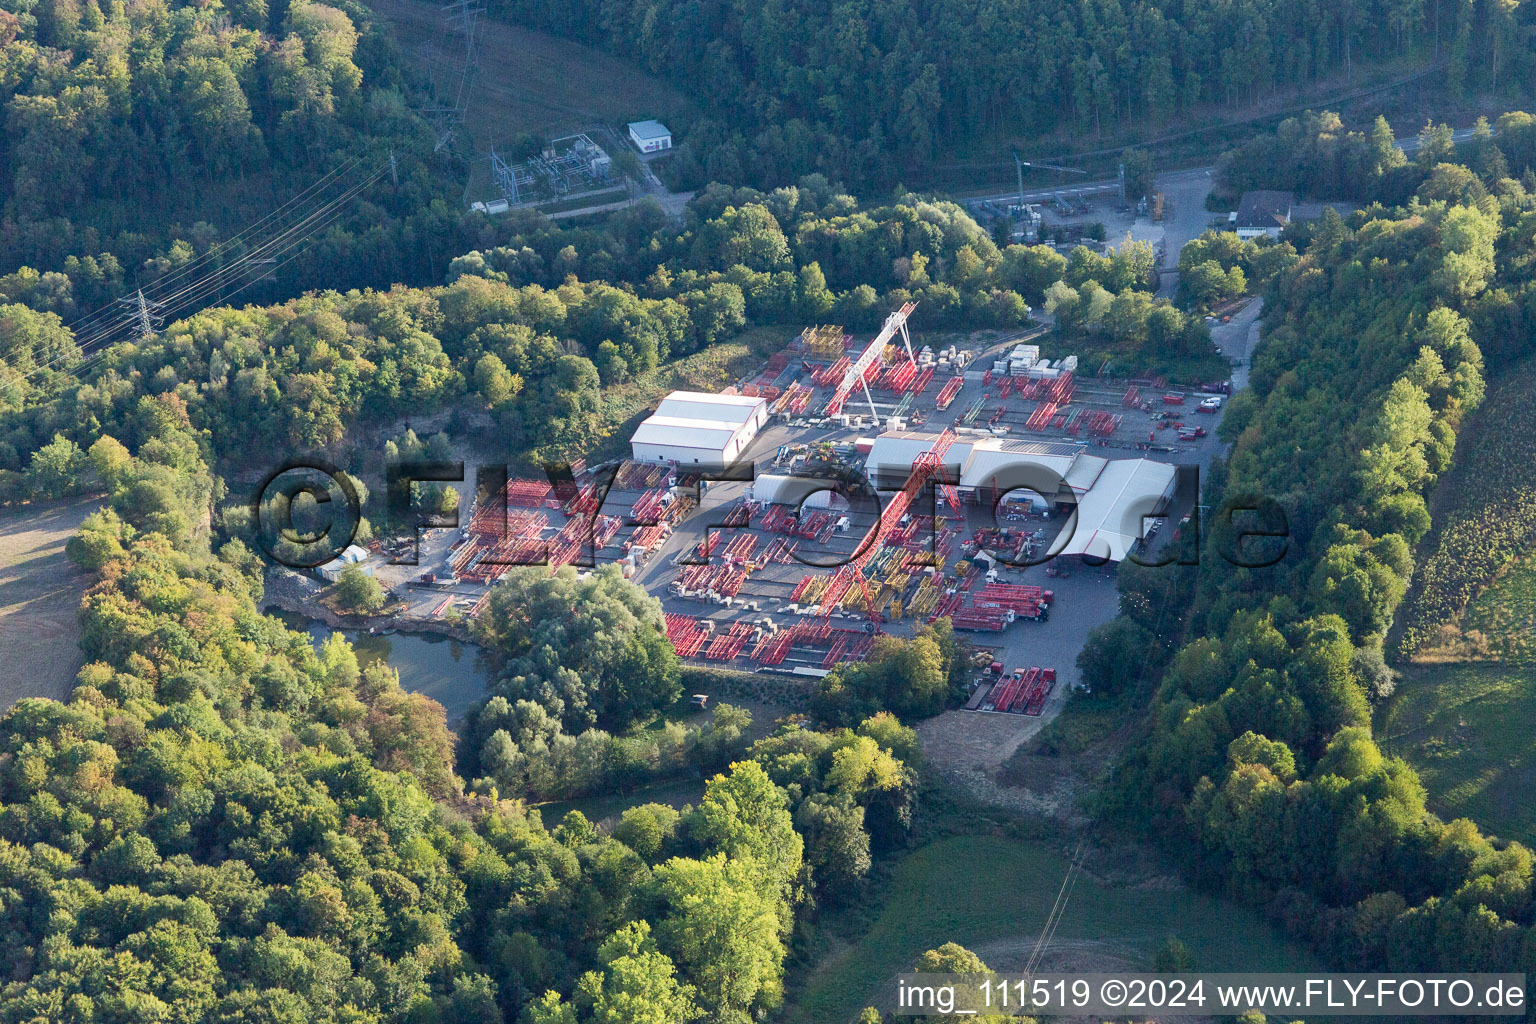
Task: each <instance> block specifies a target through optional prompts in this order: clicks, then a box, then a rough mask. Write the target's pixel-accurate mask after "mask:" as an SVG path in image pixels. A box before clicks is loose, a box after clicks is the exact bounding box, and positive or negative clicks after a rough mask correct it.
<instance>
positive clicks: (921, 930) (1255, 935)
mask: <svg viewBox="0 0 1536 1024" xmlns="http://www.w3.org/2000/svg"><path fill="white" fill-rule="evenodd" d="M1067 860H1068V855H1067V853H1066V852H1065V851H1063V850H1062V849H1061V848H1059V847H1057V846H1055V845H1053V844H1050V843H1047V842H1041V841H1028V840H1017V839H1006V838H1002V837H999V836H980V835H970V836H957V837H953V838H949V839H943V840H940V841H938V842H934V843H931V844H929V845H927V846H924V847H922V848H920V849H918V850H916V851H914V852H913V853H911V854H909V855H908V856H906V857H905V858H904V859H903V860H902V861H901V862H900V863H899V864H898V865H897V866H896V867H895V869H894V871H893V872H892V875H891V878H890V882H889V885H888V887H887V892H888V894H889V895H888V897H887V898H886V900H885V904H884V906H883V907H882V908H881V909H880V910H879V912H878V917H876V918H875V920H874V923H873V926H872V927H870V928H869V930H868V931H867V932H866V933H865V934H864V935H863V936H862V937H861V938H859V939H858V940H857V941H856V942H853V943H852V944H850V945H847V946H845V947H843V948H842V949H841V950H840V951H839V952H837V953H836V954H835V955H833V956H830V957H828V958H827V959H826V960H825V961H824V962H822V963H821V965H820V966H819V967H818V968H817V969H816V970H815V971H814V972H813V973H812V974H811V975H810V976H809V977H808V978H806V979H804V983H803V984H802V985H801V986H799V989H798V992H797V994H796V997H795V999H794V1000H793V1003H792V1004H791V1005H790V1006H789V1007H788V1010H789V1012H788V1013H787V1014H786V1019H787V1020H790V1021H793V1022H796V1024H800V1022H804V1024H841V1022H843V1021H849V1020H852V1019H853V1018H854V1016H855V1015H857V1013H858V1012H859V1010H861V1009H862V1008H863V1007H865V1006H868V1005H871V1004H875V1003H877V1001H879V1000H880V998H881V992H882V990H883V989H884V988H885V986H886V983H887V982H889V980H890V979H891V977H892V976H893V975H894V974H896V973H898V972H899V971H901V970H902V969H904V968H906V967H908V966H910V965H911V963H912V961H913V960H914V959H915V958H916V956H917V955H918V954H919V953H921V952H923V951H924V950H926V949H931V948H933V947H935V946H939V945H942V944H943V943H945V942H948V941H951V940H953V941H955V942H959V943H960V944H962V945H964V946H967V947H970V948H971V949H972V950H974V951H975V952H976V953H977V954H978V955H980V956H981V957H982V959H983V960H985V961H986V962H987V964H988V966H990V967H992V968H994V969H996V970H1000V971H1006V970H1018V969H1019V968H1021V967H1022V966H1023V964H1024V963H1025V961H1026V960H1027V959H1028V957H1029V950H1030V949H1031V948H1032V947H1033V945H1034V942H1035V939H1036V937H1037V935H1038V934H1039V931H1040V927H1041V925H1042V924H1043V923H1044V922H1045V919H1046V916H1047V915H1048V914H1049V912H1050V907H1051V903H1052V901H1053V900H1054V899H1055V898H1056V892H1057V888H1058V887H1059V886H1060V884H1061V880H1062V876H1063V875H1064V874H1065V872H1066V868H1067ZM1169 935H1177V936H1178V937H1179V938H1181V939H1182V940H1183V941H1184V942H1185V944H1186V945H1188V946H1189V948H1190V950H1191V951H1192V952H1193V954H1194V958H1195V965H1196V967H1198V968H1199V969H1201V970H1212V971H1221V970H1251V971H1280V970H1307V969H1315V968H1316V967H1317V966H1318V964H1317V961H1316V960H1315V959H1314V958H1312V956H1311V955H1310V954H1308V953H1307V952H1306V951H1305V950H1304V949H1303V948H1302V947H1301V946H1299V945H1298V944H1295V943H1292V942H1290V941H1288V940H1286V939H1285V938H1284V937H1283V936H1282V935H1281V934H1280V933H1279V932H1277V931H1276V930H1275V929H1274V928H1272V927H1271V926H1270V925H1269V924H1268V923H1267V922H1265V921H1264V920H1262V919H1261V918H1260V917H1258V916H1257V915H1256V914H1254V913H1252V912H1250V911H1247V910H1245V909H1243V908H1240V907H1236V906H1233V905H1232V904H1228V903H1223V902H1222V901H1220V900H1216V899H1213V898H1211V897H1208V896H1204V895H1202V894H1199V893H1196V892H1191V891H1189V890H1187V889H1183V888H1179V887H1175V886H1173V885H1171V884H1169V885H1155V884H1152V883H1142V884H1136V885H1115V884H1108V883H1105V882H1103V881H1099V880H1097V879H1094V878H1091V877H1088V876H1087V875H1086V874H1085V875H1084V876H1083V877H1081V878H1079V879H1078V882H1077V885H1076V887H1075V888H1074V890H1073V894H1072V898H1071V901H1070V903H1069V905H1068V909H1067V912H1066V914H1065V916H1064V917H1063V918H1062V922H1061V926H1060V929H1059V930H1058V931H1057V933H1056V940H1055V942H1054V943H1053V945H1052V949H1053V951H1055V952H1054V953H1053V955H1051V956H1048V958H1047V960H1046V965H1047V966H1048V967H1049V968H1051V969H1059V970H1064V971H1084V970H1090V971H1091V970H1103V969H1111V968H1112V967H1113V968H1119V969H1126V968H1137V969H1145V968H1148V967H1149V966H1150V964H1151V960H1152V956H1153V953H1154V952H1155V951H1156V948H1157V946H1158V944H1159V943H1161V942H1162V941H1163V940H1164V939H1165V938H1167V937H1168V936H1169Z"/></svg>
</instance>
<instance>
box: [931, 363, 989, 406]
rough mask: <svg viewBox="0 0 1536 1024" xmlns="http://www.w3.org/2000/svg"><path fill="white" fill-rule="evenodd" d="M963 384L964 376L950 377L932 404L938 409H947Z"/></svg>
mask: <svg viewBox="0 0 1536 1024" xmlns="http://www.w3.org/2000/svg"><path fill="white" fill-rule="evenodd" d="M991 372H992V371H991V370H988V371H987V373H989V374H990V373H991ZM964 386H965V378H964V377H951V378H950V380H949V383H948V384H945V385H944V388H943V390H941V391H940V392H939V397H938V400H937V401H936V402H935V403H934V404H935V405H936V406H938V408H940V409H948V408H949V406H950V403H952V402H954V400H955V396H956V395H958V394H959V393H960V389H961V388H963V387H964Z"/></svg>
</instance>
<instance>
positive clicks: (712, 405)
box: [655, 391, 766, 426]
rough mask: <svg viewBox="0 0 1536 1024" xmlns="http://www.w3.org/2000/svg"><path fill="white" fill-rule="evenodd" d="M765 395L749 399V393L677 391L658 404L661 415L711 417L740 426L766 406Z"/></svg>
mask: <svg viewBox="0 0 1536 1024" xmlns="http://www.w3.org/2000/svg"><path fill="white" fill-rule="evenodd" d="M765 404H766V401H765V400H764V399H761V398H749V397H747V396H746V395H713V394H710V393H709V392H707V391H674V392H672V393H671V394H670V395H668V396H667V397H666V398H663V399H662V400H661V404H660V405H658V406H657V407H656V413H655V414H656V415H657V416H671V417H675V418H678V419H692V420H708V421H712V422H721V423H734V424H736V425H737V426H740V425H741V424H743V423H745V422H747V421H748V420H750V419H751V418H752V415H753V413H755V412H756V411H757V409H758V407H759V406H762V405H765Z"/></svg>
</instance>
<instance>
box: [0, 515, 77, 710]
mask: <svg viewBox="0 0 1536 1024" xmlns="http://www.w3.org/2000/svg"><path fill="white" fill-rule="evenodd" d="M100 504H101V500H100V499H99V498H82V499H77V500H74V501H70V502H66V503H50V504H47V505H42V506H29V507H27V508H22V509H10V510H7V511H5V512H0V666H4V667H3V669H0V710H4V709H8V708H10V706H11V705H12V704H14V703H16V702H17V701H18V700H20V699H21V698H23V697H51V698H53V699H55V700H64V699H65V698H67V697H68V696H69V691H70V690H71V688H73V686H74V683H75V675H76V673H77V672H79V671H80V628H79V624H78V622H77V620H76V613H77V611H78V610H79V607H80V595H81V594H82V593H84V591H85V588H86V585H87V584H88V583H89V582H90V576H89V575H88V574H86V573H82V572H80V571H78V570H77V569H76V568H75V566H74V564H73V563H72V562H70V561H69V559H68V558H66V557H65V555H64V544H65V542H66V541H68V540H69V538H70V536H71V535H73V534H74V532H75V531H76V530H77V529H79V527H80V523H81V521H82V520H83V519H85V517H86V516H88V515H90V514H91V513H92V512H94V511H95V510H96V509H97V508H98V507H99V506H100Z"/></svg>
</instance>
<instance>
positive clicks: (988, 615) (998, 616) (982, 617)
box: [949, 605, 1008, 633]
mask: <svg viewBox="0 0 1536 1024" xmlns="http://www.w3.org/2000/svg"><path fill="white" fill-rule="evenodd" d="M949 621H950V624H951V625H953V626H954V627H955V628H956V629H968V630H972V631H975V632H987V633H997V632H1001V631H1002V630H1003V629H1004V628H1005V627H1006V626H1007V625H1008V612H1007V610H1006V609H1004V608H998V607H996V606H989V605H980V606H978V605H972V606H970V607H969V608H966V607H959V608H956V609H954V610H953V611H951V612H950V613H949Z"/></svg>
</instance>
